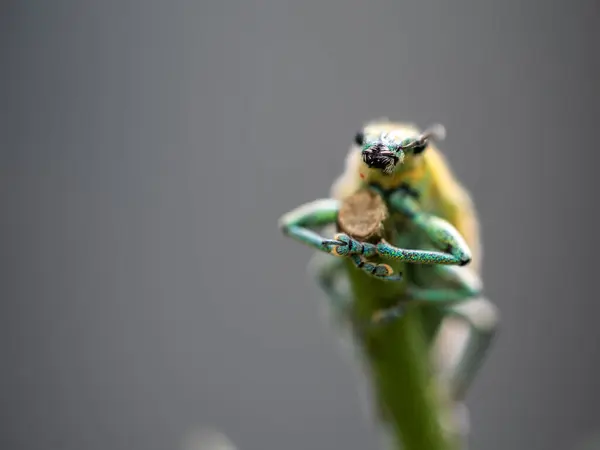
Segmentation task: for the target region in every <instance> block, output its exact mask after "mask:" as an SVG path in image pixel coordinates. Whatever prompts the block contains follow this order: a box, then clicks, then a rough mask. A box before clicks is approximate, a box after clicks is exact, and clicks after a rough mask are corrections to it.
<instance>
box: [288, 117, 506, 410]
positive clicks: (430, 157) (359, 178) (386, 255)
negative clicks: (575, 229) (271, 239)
mask: <svg viewBox="0 0 600 450" xmlns="http://www.w3.org/2000/svg"><path fill="white" fill-rule="evenodd" d="M444 133H445V131H444V128H443V127H442V126H440V125H437V126H434V127H431V128H429V129H427V130H425V131H422V132H421V131H420V130H419V129H418V128H417V127H416V126H414V125H412V124H406V123H398V122H393V121H389V120H387V119H381V120H376V121H373V122H370V123H367V124H366V125H365V126H364V127H363V128H362V129H361V130H360V132H358V133H357V134H356V136H355V139H354V142H353V143H352V145H351V147H350V151H349V152H348V153H347V155H346V159H345V170H344V171H343V173H342V174H341V176H339V177H338V179H336V180H335V182H334V183H333V185H332V187H331V191H330V196H329V198H323V199H319V200H316V201H313V202H310V203H307V204H304V205H302V206H300V207H298V208H296V209H294V210H292V211H290V212H289V213H287V214H285V215H283V216H282V217H281V218H280V221H279V226H280V229H281V230H282V232H283V233H284V234H285V235H286V236H289V237H291V238H293V239H295V240H296V241H299V242H301V243H303V244H305V245H308V246H310V247H312V248H314V249H316V250H317V253H316V254H315V257H314V259H313V260H312V261H311V264H312V268H313V271H314V273H315V274H316V278H317V281H318V283H319V285H320V286H321V288H322V289H323V290H324V291H325V293H326V294H327V295H328V296H329V298H330V299H331V300H332V304H333V305H337V307H338V308H341V309H344V308H346V309H348V308H349V310H352V311H355V312H356V311H357V310H360V312H361V314H362V316H363V317H367V318H368V319H369V320H370V322H369V324H370V326H374V327H378V326H386V325H385V324H387V323H389V322H390V321H391V322H394V321H397V320H402V317H403V314H404V311H405V309H406V308H408V307H417V308H419V311H420V317H421V323H422V328H423V330H424V332H425V335H426V340H427V342H428V345H429V348H430V350H431V354H432V356H434V355H436V354H437V355H439V353H440V350H439V348H440V345H442V346H443V345H444V343H445V342H444V339H445V336H444V330H445V326H446V324H448V323H450V322H453V323H454V325H455V326H456V324H457V323H458V324H460V326H462V328H463V329H464V330H466V331H467V337H466V340H465V343H464V345H462V346H461V347H460V349H458V350H457V352H456V354H454V355H452V356H448V355H446V357H445V358H442V360H441V363H440V364H439V366H438V367H436V368H435V369H434V370H435V371H436V373H437V375H438V378H439V379H441V380H443V384H444V385H445V386H446V389H447V393H448V394H447V395H448V396H449V398H450V399H451V400H452V401H453V402H454V404H455V405H457V406H461V407H462V406H463V402H464V398H465V395H466V393H467V390H468V388H469V386H470V384H471V382H472V380H473V378H474V377H475V376H476V374H477V373H478V370H479V369H480V366H481V363H482V361H483V360H484V358H485V356H486V354H487V352H488V349H489V347H490V344H491V343H492V340H493V338H494V336H495V333H496V330H497V323H498V311H497V308H496V307H495V306H494V304H493V303H492V302H490V301H489V300H488V299H487V298H486V297H485V296H484V295H483V286H482V281H481V245H480V230H479V223H478V218H477V214H476V211H475V207H474V204H473V202H472V199H471V196H470V194H469V193H468V192H467V190H466V188H465V187H463V185H462V184H461V183H460V182H459V181H458V180H457V178H456V176H455V175H454V173H453V171H452V170H451V168H450V166H449V163H448V162H447V159H446V158H445V157H444V155H443V154H442V153H441V152H440V150H439V149H438V148H437V147H436V144H435V143H436V141H440V140H442V139H443V137H444ZM366 189H368V190H372V191H373V192H376V193H377V194H378V195H379V196H380V197H381V198H382V199H383V201H384V203H385V206H386V207H387V209H388V210H389V213H390V219H389V221H388V223H391V225H389V224H388V225H387V227H388V231H391V233H387V235H386V238H385V239H381V240H380V241H379V242H377V243H372V242H365V241H359V240H356V239H354V238H353V237H351V236H350V235H348V234H346V233H340V228H339V213H340V208H341V207H342V205H343V203H344V202H345V201H347V200H348V199H349V198H350V197H352V196H353V195H356V194H357V193H358V192H360V191H362V190H366ZM330 255H333V257H332V256H330ZM340 281H341V282H340ZM359 292H362V293H364V292H369V298H370V300H369V302H368V304H366V305H357V304H356V303H357V302H356V301H357V299H358V298H359V297H360V298H362V299H364V296H359V294H358V293H359ZM457 320H458V322H457ZM432 360H433V359H432ZM380 402H383V403H385V400H382V399H380ZM382 409H384V410H385V404H383V405H382Z"/></svg>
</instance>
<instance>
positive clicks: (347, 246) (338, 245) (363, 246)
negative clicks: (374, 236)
mask: <svg viewBox="0 0 600 450" xmlns="http://www.w3.org/2000/svg"><path fill="white" fill-rule="evenodd" d="M321 245H322V246H323V248H324V249H325V250H326V251H328V252H329V253H332V254H334V255H336V256H353V255H364V256H373V255H375V254H376V247H375V246H374V245H373V244H369V243H367V242H359V241H357V240H356V239H352V238H351V237H350V236H348V235H347V234H344V233H339V234H336V235H335V236H334V237H333V240H331V239H326V240H324V241H323V242H322V244H321Z"/></svg>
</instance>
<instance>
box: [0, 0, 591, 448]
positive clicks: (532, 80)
mask: <svg viewBox="0 0 600 450" xmlns="http://www.w3.org/2000/svg"><path fill="white" fill-rule="evenodd" d="M599 14H600V7H599V3H598V2H597V1H594V0H589V1H585V0H580V1H566V0H548V1H541V0H537V1H531V2H521V1H517V0H503V1H489V0H486V1H481V0H479V1H476V0H455V1H452V2H446V1H442V0H438V1H411V2H403V1H391V0H372V1H337V0H336V1H328V2H322V1H317V0H305V1H288V0H221V1H216V0H211V1H191V0H190V1H162V2H160V1H154V0H145V1H130V0H121V1H114V0H103V1H96V2H92V1H88V2H85V1H68V0H53V1H52V2H44V1H33V0H30V1H26V0H20V1H8V0H4V1H3V2H2V3H1V6H0V52H1V53H0V55H1V59H0V68H1V70H0V119H1V120H0V139H1V140H0V174H1V185H2V186H1V189H0V201H1V213H0V216H1V219H0V227H1V228H0V236H1V251H0V255H1V256H0V269H1V274H2V275H1V277H0V279H1V283H0V298H1V301H0V305H1V310H0V318H1V319H0V320H1V326H0V333H1V334H0V337H1V338H0V351H1V353H0V354H1V355H2V359H1V361H2V365H1V370H0V386H1V390H0V399H1V401H0V414H1V416H0V417H1V420H0V423H1V425H0V448H2V449H3V450H4V449H5V450H38V449H40V450H41V449H44V450H107V449H110V450H159V449H160V450H165V449H181V448H183V447H184V442H186V439H187V437H188V436H189V435H190V433H192V434H193V433H194V430H196V429H198V428H199V427H200V428H202V427H217V428H218V429H219V430H221V431H223V432H224V433H225V434H226V435H227V436H229V438H230V439H231V440H232V441H233V442H234V443H235V444H236V446H237V447H238V448H239V449H240V450H271V449H272V450H275V449H285V450H304V449H311V450H325V449H327V450H329V449H345V450H364V449H374V448H377V447H376V446H377V445H378V444H379V441H378V434H377V429H376V427H375V426H374V425H373V423H372V422H371V421H370V420H369V418H368V416H367V415H366V406H365V403H364V402H365V400H364V399H363V398H362V397H361V395H360V392H359V383H358V381H357V380H358V379H357V369H356V368H355V367H354V365H353V363H352V361H351V360H349V359H348V358H346V357H345V356H344V352H343V349H341V347H340V343H339V342H338V340H337V338H336V335H335V333H334V331H333V330H332V329H331V327H330V326H329V324H328V322H327V321H326V320H324V319H323V317H322V316H321V314H320V311H321V308H322V305H323V303H324V298H323V296H322V295H321V294H320V292H319V291H318V290H317V288H316V287H315V285H314V283H313V282H312V280H311V279H310V278H308V276H307V275H306V272H305V266H306V263H307V262H308V260H309V258H310V255H311V251H310V250H309V249H308V248H304V247H302V246H301V245H299V244H297V243H295V242H293V241H291V240H287V239H285V238H284V237H282V236H281V235H280V234H279V232H278V229H277V219H278V217H279V216H280V215H281V214H283V213H285V212H286V211H288V210H289V209H291V208H294V207H295V206H297V205H299V204H301V203H303V202H306V201H310V200H313V199H315V198H318V197H322V196H325V195H327V192H328V189H329V185H330V183H331V182H332V180H333V178H334V177H336V176H337V175H338V174H339V172H340V171H341V170H342V166H343V158H344V156H345V154H346V152H347V149H348V146H349V145H350V142H351V139H352V137H353V135H354V133H355V131H356V130H357V129H358V127H360V126H361V125H362V123H363V122H364V121H367V120H370V119H372V118H376V117H380V116H388V117H390V118H393V119H397V120H408V121H414V122H416V123H418V124H419V125H420V126H426V125H429V124H431V123H433V122H438V121H439V122H441V123H444V124H445V125H446V127H447V130H448V137H447V140H446V141H445V142H444V144H443V145H442V148H443V149H444V151H445V152H446V154H447V155H448V158H449V160H450V162H451V164H452V166H453V168H454V170H455V171H456V173H457V174H458V176H459V177H460V178H461V179H462V180H463V181H464V183H465V184H466V186H467V187H468V188H469V189H470V190H471V191H472V193H473V196H474V198H475V201H476V202H477V205H478V207H479V211H480V216H481V221H482V224H483V231H484V244H485V281H486V286H487V291H488V295H489V297H490V298H492V299H493V300H494V301H495V302H496V303H497V305H498V306H499V308H500V310H501V313H502V319H503V323H502V330H501V334H500V336H499V338H498V340H497V343H496V346H495V347H494V349H493V353H492V354H491V355H490V358H489V359H488V361H487V363H486V364H485V366H484V368H483V370H482V372H481V376H480V377H479V378H478V379H477V381H476V383H475V385H474V386H473V389H472V391H471V393H470V396H469V405H470V408H471V415H472V426H473V433H472V439H471V448H473V449H486V450H506V449H511V450H520V449H523V450H525V449H527V450H559V449H560V450H562V449H572V448H574V447H575V446H577V445H583V443H584V442H585V441H586V439H587V437H588V436H592V434H593V433H595V432H596V431H597V430H598V428H600V412H599V409H598V402H599V400H600V386H599V382H598V380H599V379H600V357H599V356H598V355H599V352H598V350H597V349H596V348H597V347H596V346H597V344H598V342H599V339H598V336H599V334H598V333H599V332H598V328H599V326H598V320H599V314H600V303H599V302H598V293H597V289H598V273H597V272H598V270H597V269H598V258H597V255H596V252H597V251H598V245H599V243H600V239H599V236H600V233H598V226H599V225H600V224H599V220H598V215H597V204H598V203H597V195H598V192H599V191H598V182H597V179H598V174H597V170H598V167H599V164H598V163H599V157H598V151H597V149H596V142H597V141H596V136H597V132H598V131H597V130H598V123H597V121H598V119H599V117H600V115H599V112H600V107H599V101H600V95H599V88H598V79H599V75H600V72H599V69H600V63H599V58H598V56H599V53H598V43H599V42H600V27H599V26H598V25H599V24H600V23H599Z"/></svg>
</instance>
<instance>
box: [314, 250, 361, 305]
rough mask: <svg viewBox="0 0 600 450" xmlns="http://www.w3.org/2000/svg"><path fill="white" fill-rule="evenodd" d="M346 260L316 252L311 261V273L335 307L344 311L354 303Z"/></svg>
mask: <svg viewBox="0 0 600 450" xmlns="http://www.w3.org/2000/svg"><path fill="white" fill-rule="evenodd" d="M346 268H347V267H346V261H344V259H342V258H334V257H333V256H329V255H325V254H323V253H320V252H319V253H315V255H313V257H312V259H311V260H310V263H309V273H310V274H311V276H312V277H313V278H314V279H315V280H316V282H317V284H318V286H319V287H320V288H321V290H322V291H323V292H324V293H325V294H326V295H327V297H329V300H330V302H331V305H332V306H333V307H334V309H335V310H336V311H337V312H339V313H343V312H344V311H345V310H346V309H347V308H348V307H349V306H350V305H351V303H352V295H351V292H350V286H349V284H348V280H347V279H345V277H347V273H346Z"/></svg>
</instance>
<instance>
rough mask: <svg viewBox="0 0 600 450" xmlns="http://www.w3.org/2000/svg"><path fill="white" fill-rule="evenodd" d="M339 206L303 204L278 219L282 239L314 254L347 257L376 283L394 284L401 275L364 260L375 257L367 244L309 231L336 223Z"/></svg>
mask: <svg viewBox="0 0 600 450" xmlns="http://www.w3.org/2000/svg"><path fill="white" fill-rule="evenodd" d="M339 208H340V203H339V202H338V201H337V200H334V199H321V200H315V201H313V202H310V203H306V204H304V205H302V206H299V207H298V208H296V209H294V210H293V211H290V212H289V213H287V214H285V215H284V216H282V217H281V218H280V219H279V228H280V229H281V231H282V232H283V233H284V234H285V235H286V236H289V237H291V238H292V239H295V240H296V241H298V242H301V243H303V244H305V245H308V246H310V247H312V248H314V249H316V250H320V251H323V252H326V253H331V254H333V255H335V256H342V257H349V258H350V259H351V260H352V262H353V263H354V265H356V267H358V268H359V269H361V270H362V271H364V272H365V273H367V274H369V275H371V276H374V277H376V278H379V279H384V280H389V281H398V280H400V279H401V275H400V274H397V275H393V272H394V271H393V270H392V268H391V267H390V266H389V265H388V264H374V263H371V262H369V261H368V260H367V259H366V258H368V257H371V256H375V255H377V248H376V246H375V245H373V244H369V243H367V242H359V241H357V240H355V239H352V238H351V237H350V236H348V235H347V234H343V233H340V234H336V235H335V236H334V238H333V239H326V238H325V237H324V236H322V235H321V234H320V233H317V232H315V231H313V230H311V228H317V227H325V226H328V225H333V224H335V223H336V220H337V216H338V212H339Z"/></svg>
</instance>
